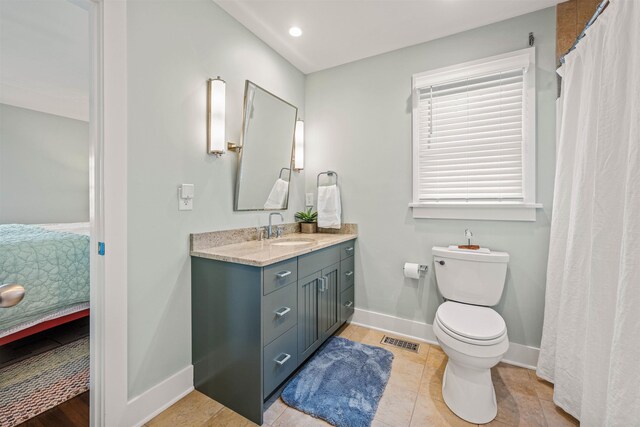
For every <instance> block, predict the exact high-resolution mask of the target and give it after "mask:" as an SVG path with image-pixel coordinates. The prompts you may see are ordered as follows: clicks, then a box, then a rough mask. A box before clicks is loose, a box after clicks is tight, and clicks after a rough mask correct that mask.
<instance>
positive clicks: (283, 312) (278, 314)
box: [274, 307, 291, 317]
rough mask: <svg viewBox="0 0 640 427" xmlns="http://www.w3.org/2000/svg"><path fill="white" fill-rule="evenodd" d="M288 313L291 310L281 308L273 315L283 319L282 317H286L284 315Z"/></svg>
mask: <svg viewBox="0 0 640 427" xmlns="http://www.w3.org/2000/svg"><path fill="white" fill-rule="evenodd" d="M290 311H291V309H290V308H289V307H282V308H279V309H277V310H276V311H275V312H274V313H276V316H278V317H283V316H286V314H287V313H288V312H290Z"/></svg>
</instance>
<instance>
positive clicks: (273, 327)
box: [262, 283, 298, 345]
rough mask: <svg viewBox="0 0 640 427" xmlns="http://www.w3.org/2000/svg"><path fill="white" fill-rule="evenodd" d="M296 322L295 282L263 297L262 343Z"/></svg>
mask: <svg viewBox="0 0 640 427" xmlns="http://www.w3.org/2000/svg"><path fill="white" fill-rule="evenodd" d="M297 322H298V287H297V286H296V284H295V283H292V284H290V285H287V286H285V287H284V288H282V289H278V290H277V291H275V292H271V293H270V294H269V295H267V296H265V297H264V298H263V303H262V327H263V329H264V345H267V344H269V343H270V342H271V341H273V340H274V339H276V338H278V337H279V336H280V335H282V333H283V332H285V331H287V330H289V329H290V328H291V327H292V326H294V325H295V324H296V323H297Z"/></svg>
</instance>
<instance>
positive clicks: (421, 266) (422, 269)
mask: <svg viewBox="0 0 640 427" xmlns="http://www.w3.org/2000/svg"><path fill="white" fill-rule="evenodd" d="M416 266H417V267H418V269H417V270H418V271H417V272H416V270H415V268H416ZM407 268H410V270H407ZM428 270H429V266H428V265H425V264H412V263H405V264H404V266H403V268H402V271H403V273H404V276H405V277H408V278H410V279H419V278H420V277H422V275H423V274H424V273H426V272H427V271H428ZM416 273H417V274H416Z"/></svg>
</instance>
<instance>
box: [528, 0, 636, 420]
mask: <svg viewBox="0 0 640 427" xmlns="http://www.w3.org/2000/svg"><path fill="white" fill-rule="evenodd" d="M558 72H559V74H560V75H561V76H562V94H561V97H560V99H559V100H558V122H557V125H558V135H557V136H558V138H557V142H558V145H557V166H556V177H555V193H554V205H553V216H552V221H551V238H550V247H549V262H548V271H547V292H546V305H545V316H544V328H543V337H542V344H541V348H540V359H539V361H538V375H539V376H540V377H542V378H544V379H547V380H548V381H550V382H552V383H554V385H555V391H554V401H555V403H556V404H557V405H558V406H560V407H561V408H563V409H564V410H565V411H567V412H568V413H570V414H572V415H573V416H575V417H576V418H578V419H580V421H581V423H582V425H584V426H637V425H640V0H611V2H610V4H609V6H608V7H607V9H606V10H605V11H604V12H603V14H602V15H601V16H600V17H599V18H598V20H597V21H596V22H595V24H594V25H593V26H592V27H591V28H590V29H589V31H588V33H587V35H586V37H585V38H584V39H583V40H582V41H581V42H580V43H579V44H578V47H577V49H576V50H575V51H573V52H572V53H570V54H569V55H568V56H567V57H566V63H565V65H564V66H562V67H561V69H559V70H558Z"/></svg>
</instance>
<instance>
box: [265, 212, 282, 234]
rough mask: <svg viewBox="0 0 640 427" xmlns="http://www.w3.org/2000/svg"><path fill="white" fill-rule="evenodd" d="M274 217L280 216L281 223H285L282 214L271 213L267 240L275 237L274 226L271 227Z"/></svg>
mask: <svg viewBox="0 0 640 427" xmlns="http://www.w3.org/2000/svg"><path fill="white" fill-rule="evenodd" d="M274 215H278V216H279V217H280V221H281V222H284V217H283V216H282V214H281V213H280V212H271V213H270V214H269V226H268V227H267V239H270V238H271V237H273V225H271V218H273V216H274ZM278 234H280V233H278ZM277 237H280V236H279V235H278V236H277Z"/></svg>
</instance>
